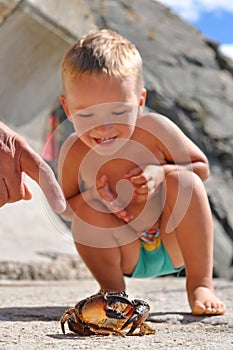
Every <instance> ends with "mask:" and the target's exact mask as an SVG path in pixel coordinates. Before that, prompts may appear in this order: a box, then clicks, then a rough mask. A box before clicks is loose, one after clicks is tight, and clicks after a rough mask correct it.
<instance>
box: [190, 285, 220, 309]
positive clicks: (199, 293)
mask: <svg viewBox="0 0 233 350" xmlns="http://www.w3.org/2000/svg"><path fill="white" fill-rule="evenodd" d="M188 298H189V304H190V307H191V310H192V314H193V315H195V316H201V315H223V314H224V313H225V312H226V307H225V304H224V303H223V302H222V301H221V300H219V299H218V298H217V297H216V296H215V294H214V292H213V290H212V289H210V288H207V287H197V288H195V289H194V290H193V291H192V292H190V293H189V292H188Z"/></svg>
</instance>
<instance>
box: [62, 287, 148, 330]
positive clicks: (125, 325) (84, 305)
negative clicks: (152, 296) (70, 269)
mask: <svg viewBox="0 0 233 350" xmlns="http://www.w3.org/2000/svg"><path fill="white" fill-rule="evenodd" d="M149 310H150V307H149V304H148V303H147V302H145V301H143V300H138V299H136V300H133V301H130V300H129V299H128V297H127V295H126V294H125V292H119V293H113V292H111V293H110V292H106V291H103V290H101V291H100V292H99V293H97V294H94V295H92V296H90V297H89V298H86V299H83V300H81V301H80V302H78V303H77V304H76V305H75V307H74V308H71V309H68V310H66V311H65V312H64V314H63V315H62V317H61V320H60V322H61V328H62V331H63V333H64V334H65V326H64V325H65V323H66V322H67V323H68V327H69V329H70V330H71V331H72V332H74V333H77V334H79V335H84V336H88V335H97V334H98V335H109V334H118V335H120V336H125V333H124V331H125V330H128V329H129V331H128V332H127V335H132V334H138V335H144V334H154V333H155V330H154V329H152V328H150V327H149V325H147V324H145V323H144V321H145V320H146V319H147V317H148V315H149ZM136 330H138V332H137V333H136Z"/></svg>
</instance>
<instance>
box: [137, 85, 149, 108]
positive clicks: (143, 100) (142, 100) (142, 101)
mask: <svg viewBox="0 0 233 350" xmlns="http://www.w3.org/2000/svg"><path fill="white" fill-rule="evenodd" d="M146 94H147V92H146V89H145V88H143V89H142V92H141V96H140V100H139V106H140V107H144V106H145V104H146Z"/></svg>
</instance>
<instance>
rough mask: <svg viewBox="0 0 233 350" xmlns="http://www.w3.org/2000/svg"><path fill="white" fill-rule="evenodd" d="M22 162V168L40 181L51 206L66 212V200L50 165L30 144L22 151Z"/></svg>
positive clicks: (39, 183) (59, 211) (55, 209)
mask: <svg viewBox="0 0 233 350" xmlns="http://www.w3.org/2000/svg"><path fill="white" fill-rule="evenodd" d="M20 163H21V170H22V171H24V172H25V173H26V174H27V175H29V176H30V177H31V178H32V179H33V180H35V181H36V182H37V183H38V185H39V186H40V188H41V189H42V191H43V192H44V194H45V196H46V198H47V200H48V203H49V205H50V206H51V208H52V209H53V210H54V211H56V212H57V213H62V212H64V211H65V209H66V201H65V198H64V196H63V193H62V190H61V188H60V186H59V185H58V183H57V181H56V178H55V175H54V173H53V171H52V169H51V168H50V166H49V165H48V164H47V163H46V162H45V161H44V160H43V159H42V158H41V157H40V156H39V155H38V154H37V153H36V152H34V151H33V150H32V149H31V148H30V147H29V146H28V147H25V149H24V150H23V151H22V154H21V159H20Z"/></svg>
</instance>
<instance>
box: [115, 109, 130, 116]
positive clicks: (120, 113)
mask: <svg viewBox="0 0 233 350" xmlns="http://www.w3.org/2000/svg"><path fill="white" fill-rule="evenodd" d="M126 112H128V111H126V110H125V111H119V112H112V114H113V115H122V114H125V113H126Z"/></svg>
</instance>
